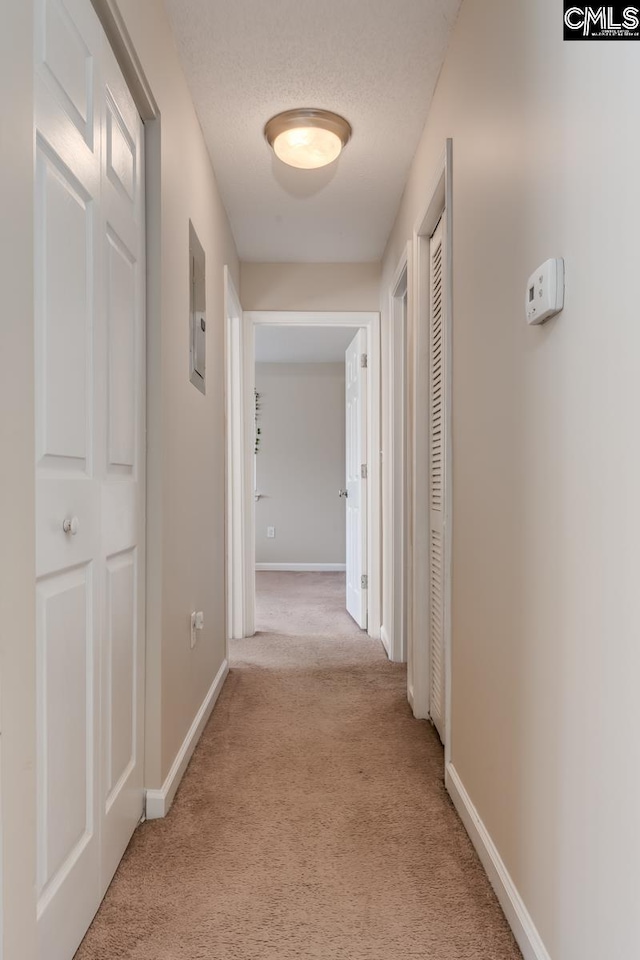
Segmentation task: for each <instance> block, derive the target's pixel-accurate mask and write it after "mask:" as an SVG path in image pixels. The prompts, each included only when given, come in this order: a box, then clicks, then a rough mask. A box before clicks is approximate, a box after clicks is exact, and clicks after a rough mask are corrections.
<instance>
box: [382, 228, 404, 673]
mask: <svg viewBox="0 0 640 960" xmlns="http://www.w3.org/2000/svg"><path fill="white" fill-rule="evenodd" d="M409 252H410V244H407V247H406V249H405V251H404V252H403V254H402V256H401V258H400V261H399V263H398V266H397V268H396V270H395V273H394V277H393V280H392V283H391V285H390V287H389V319H388V324H387V329H386V350H385V353H386V357H385V365H384V368H383V369H384V372H385V379H386V383H385V384H383V386H384V389H383V394H382V401H383V406H384V414H383V441H382V447H383V451H384V458H383V463H382V466H383V471H382V473H383V497H382V506H383V522H382V525H383V537H382V544H383V576H382V580H383V603H382V610H383V612H382V629H381V639H382V642H383V644H384V647H385V649H386V652H387V655H388V656H389V659H390V660H393V661H395V662H404V661H406V660H407V633H408V630H407V626H408V624H407V619H408V618H407V610H408V601H407V590H408V586H409V576H408V560H409V551H408V542H407V539H408V538H407V533H408V530H407V526H408V524H407V508H408V506H409V502H410V498H409V493H410V491H409V488H408V481H409V475H410V469H409V464H408V456H409V453H410V448H409V445H408V443H407V414H408V409H409V405H408V402H407V388H408V376H407V374H408V371H407V357H408V349H407V340H408V332H409V330H408V314H409V310H408V291H409Z"/></svg>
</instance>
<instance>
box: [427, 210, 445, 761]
mask: <svg viewBox="0 0 640 960" xmlns="http://www.w3.org/2000/svg"><path fill="white" fill-rule="evenodd" d="M444 260H445V248H444V218H442V219H441V220H440V222H439V223H438V226H437V227H436V229H435V232H434V234H433V236H432V237H431V240H430V243H429V639H430V671H429V675H430V684H431V690H430V697H429V703H430V714H431V719H432V720H433V723H434V725H435V727H436V730H437V731H438V733H439V734H440V739H441V740H442V741H443V743H444V740H445V656H444V635H445V607H446V604H445V569H446V556H445V543H446V539H445V492H446V485H445V449H446V443H447V438H446V435H445V430H446V416H445V403H446V386H447V385H446V382H445V377H446V369H447V368H446V354H445V351H446V336H445V318H446V307H445V296H446V283H445V277H444V269H445V262H444Z"/></svg>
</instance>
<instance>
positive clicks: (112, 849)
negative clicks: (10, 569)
mask: <svg viewBox="0 0 640 960" xmlns="http://www.w3.org/2000/svg"><path fill="white" fill-rule="evenodd" d="M104 47H105V49H104V55H103V57H102V67H103V83H104V103H103V109H104V142H103V168H102V219H101V223H102V236H101V256H102V259H103V267H104V283H103V316H104V326H103V350H104V364H103V365H102V369H104V371H105V391H104V397H105V409H104V413H103V422H104V423H105V435H104V447H103V449H104V472H103V474H102V555H101V558H100V562H101V567H102V571H103V572H102V576H103V582H104V605H103V618H102V699H101V703H102V725H101V759H102V787H101V795H100V802H101V817H102V823H101V829H102V834H101V851H102V855H101V886H102V890H103V891H104V890H106V888H107V886H108V884H109V883H110V881H111V878H112V877H113V874H114V872H115V870H116V867H117V866H118V864H119V862H120V860H121V858H122V855H123V853H124V851H125V849H126V847H127V844H128V843H129V840H130V838H131V834H132V833H133V831H134V829H135V827H136V824H137V823H138V821H139V819H140V817H141V815H142V807H143V750H144V717H143V714H142V705H143V699H144V636H145V634H144V536H145V531H144V487H145V471H144V467H145V448H144V414H145V337H144V332H145V325H144V316H145V306H144V295H145V287H144V284H145V260H144V252H145V248H144V239H145V226H144V174H143V171H144V156H143V146H144V134H143V127H142V121H141V119H140V116H139V115H138V112H137V110H136V107H135V104H134V102H133V99H132V97H131V94H130V93H129V90H128V88H127V86H126V83H125V81H124V78H123V77H122V74H121V72H120V69H119V67H118V65H117V63H116V60H115V57H114V56H113V53H112V51H111V49H110V48H109V47H108V46H107V44H106V42H105V45H104Z"/></svg>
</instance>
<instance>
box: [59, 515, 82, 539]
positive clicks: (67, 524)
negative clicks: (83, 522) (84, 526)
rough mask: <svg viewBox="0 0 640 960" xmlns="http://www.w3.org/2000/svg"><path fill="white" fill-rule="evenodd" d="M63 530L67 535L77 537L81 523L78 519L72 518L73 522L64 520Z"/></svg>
mask: <svg viewBox="0 0 640 960" xmlns="http://www.w3.org/2000/svg"><path fill="white" fill-rule="evenodd" d="M62 529H63V530H64V532H65V533H70V534H71V536H72V537H75V535H76V533H77V532H78V530H79V529H80V521H79V520H78V518H77V517H71V520H69V519H67V520H63V522H62Z"/></svg>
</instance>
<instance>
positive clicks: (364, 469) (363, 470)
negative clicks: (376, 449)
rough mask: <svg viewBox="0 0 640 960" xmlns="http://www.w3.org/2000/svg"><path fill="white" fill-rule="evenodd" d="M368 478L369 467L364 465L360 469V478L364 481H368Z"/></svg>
mask: <svg viewBox="0 0 640 960" xmlns="http://www.w3.org/2000/svg"><path fill="white" fill-rule="evenodd" d="M367 476H368V471H367V465H366V463H363V464H362V466H361V467H360V478H361V479H362V480H366V479H367Z"/></svg>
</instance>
